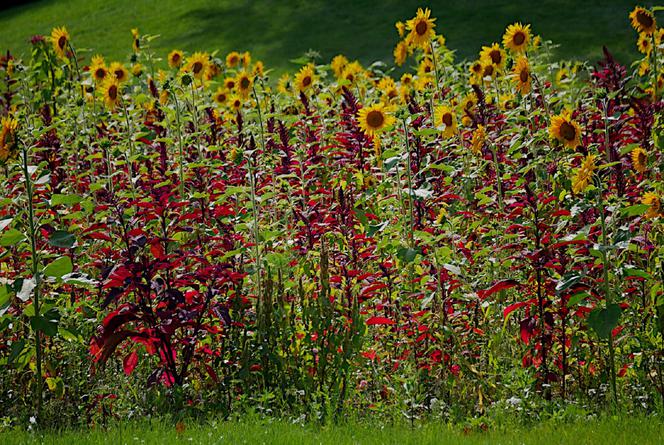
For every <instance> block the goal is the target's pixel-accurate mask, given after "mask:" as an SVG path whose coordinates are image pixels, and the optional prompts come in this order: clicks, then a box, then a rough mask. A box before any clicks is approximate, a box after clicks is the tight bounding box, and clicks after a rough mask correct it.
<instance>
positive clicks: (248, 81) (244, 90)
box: [235, 71, 254, 98]
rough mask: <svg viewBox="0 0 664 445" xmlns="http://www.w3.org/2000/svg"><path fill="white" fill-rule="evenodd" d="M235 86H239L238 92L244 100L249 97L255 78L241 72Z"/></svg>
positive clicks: (236, 78)
mask: <svg viewBox="0 0 664 445" xmlns="http://www.w3.org/2000/svg"><path fill="white" fill-rule="evenodd" d="M235 85H236V86H237V92H238V93H239V94H240V96H242V97H243V98H247V97H249V92H250V91H251V87H252V86H253V85H254V78H253V76H252V75H251V74H249V73H248V72H246V71H241V72H240V73H238V75H237V76H236V77H235Z"/></svg>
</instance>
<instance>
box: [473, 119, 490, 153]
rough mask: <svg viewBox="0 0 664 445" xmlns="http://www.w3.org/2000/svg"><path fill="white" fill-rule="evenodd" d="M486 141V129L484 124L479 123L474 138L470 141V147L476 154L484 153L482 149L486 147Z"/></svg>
mask: <svg viewBox="0 0 664 445" xmlns="http://www.w3.org/2000/svg"><path fill="white" fill-rule="evenodd" d="M485 141H486V130H485V129H484V125H478V126H477V128H476V129H475V131H473V139H472V140H471V143H470V149H471V150H472V151H473V153H475V154H478V155H479V154H482V149H483V148H484V142H485Z"/></svg>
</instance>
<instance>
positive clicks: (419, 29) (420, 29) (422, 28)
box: [415, 22, 428, 36]
mask: <svg viewBox="0 0 664 445" xmlns="http://www.w3.org/2000/svg"><path fill="white" fill-rule="evenodd" d="M427 28H428V26H427V24H426V22H419V23H418V24H417V25H416V26H415V32H416V33H417V34H419V35H421V36H423V35H424V33H425V32H427Z"/></svg>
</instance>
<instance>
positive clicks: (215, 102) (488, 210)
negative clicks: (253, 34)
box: [0, 7, 664, 427]
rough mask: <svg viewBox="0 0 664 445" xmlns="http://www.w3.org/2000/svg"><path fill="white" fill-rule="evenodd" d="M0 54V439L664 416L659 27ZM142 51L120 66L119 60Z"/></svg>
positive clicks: (425, 21) (663, 80) (46, 39)
mask: <svg viewBox="0 0 664 445" xmlns="http://www.w3.org/2000/svg"><path fill="white" fill-rule="evenodd" d="M661 9H664V8H657V7H656V8H652V9H645V8H641V7H637V8H635V9H634V10H633V11H632V12H631V13H630V14H629V15H627V14H625V22H624V23H625V26H630V25H631V26H632V27H633V28H634V30H635V33H634V41H635V45H637V47H638V49H639V51H640V52H641V53H642V54H643V58H642V59H641V60H636V61H634V62H633V63H631V64H628V65H625V64H623V63H621V62H619V61H617V60H615V59H614V57H613V56H612V55H611V53H610V49H607V48H605V49H604V58H603V59H602V60H601V61H599V62H598V63H596V64H590V63H581V62H569V61H568V62H565V61H557V60H555V59H554V58H553V48H554V47H553V45H552V43H551V42H549V41H547V40H546V36H540V35H538V34H537V30H536V29H534V28H532V27H531V26H530V25H527V24H522V23H514V24H510V25H509V26H507V27H506V30H505V33H504V35H502V36H500V35H497V36H496V37H495V41H494V42H487V44H486V46H483V47H482V48H481V50H480V51H479V53H478V57H477V59H476V60H471V61H459V60H455V55H454V51H453V50H450V49H448V48H447V47H446V45H445V38H444V37H443V33H444V28H445V27H444V20H437V19H435V18H434V17H433V16H432V15H431V11H430V10H429V9H424V10H423V9H419V10H418V11H417V12H416V14H415V16H414V17H413V18H410V19H408V20H405V21H404V22H398V23H397V24H396V26H395V31H394V40H395V47H394V54H393V55H394V63H390V64H385V63H381V62H377V63H374V64H372V65H370V66H363V65H362V64H360V63H359V62H358V61H352V60H348V59H347V58H346V57H344V56H343V55H338V56H336V57H334V58H333V59H332V60H331V61H321V60H320V58H319V57H317V55H316V54H315V53H309V54H306V55H305V56H303V57H301V58H299V59H297V60H295V61H294V62H295V63H297V64H298V68H297V69H296V70H294V72H293V73H290V74H284V75H282V76H281V77H280V78H279V79H275V78H274V77H276V76H273V75H272V73H271V72H270V70H269V68H268V67H265V66H264V65H263V63H262V62H261V61H259V60H255V58H252V55H251V54H250V53H249V52H231V53H229V54H227V55H222V54H218V53H215V52H213V53H205V52H194V53H191V54H190V53H185V52H183V51H180V50H178V49H174V50H173V51H171V52H170V53H169V54H155V53H154V52H153V51H152V50H151V48H150V43H151V42H152V41H153V40H154V38H156V37H155V36H150V35H142V34H141V33H140V32H139V30H137V29H134V30H132V31H131V35H129V33H128V34H127V52H128V56H127V59H126V60H124V61H111V60H106V59H105V58H104V57H103V55H98V54H95V53H94V51H84V50H82V49H77V48H76V43H75V42H76V36H75V35H70V34H69V33H68V31H67V29H66V28H65V27H61V28H56V29H53V30H52V32H51V34H50V35H46V36H41V35H37V36H34V37H32V39H31V44H32V50H31V54H30V55H29V57H27V58H26V59H24V60H21V59H18V58H15V57H13V56H12V55H11V53H10V52H6V53H5V55H4V56H3V57H2V58H1V59H0V77H1V78H2V83H0V115H1V116H2V120H1V130H0V180H1V181H2V192H1V193H0V376H1V378H0V406H2V407H3V409H2V411H1V412H0V425H3V426H5V427H7V426H12V425H21V424H23V425H26V424H30V422H33V423H34V422H37V423H39V424H40V425H54V426H61V425H89V424H96V423H104V422H106V421H109V420H111V419H127V418H139V417H143V416H153V415H165V414H173V413H175V414H176V415H178V416H180V415H184V414H186V415H194V416H198V415H206V414H210V413H212V414H215V415H221V416H223V417H228V416H232V415H237V414H240V413H243V412H248V411H253V412H258V413H260V414H261V415H273V416H285V417H289V418H293V419H303V420H307V421H309V420H312V421H323V422H325V421H327V420H328V419H330V420H331V419H338V418H340V417H342V416H348V415H353V416H359V417H369V418H375V419H390V418H395V417H398V418H404V417H405V418H406V419H408V421H410V422H413V423H414V422H417V421H420V420H421V419H428V418H438V419H441V418H442V419H446V420H450V421H457V420H463V419H468V418H483V417H486V416H489V415H491V413H494V412H497V411H501V410H502V411H504V412H508V413H510V415H514V416H519V415H521V416H523V417H524V418H533V417H534V418H537V417H538V416H541V415H543V414H542V413H543V412H546V411H547V410H549V411H551V410H553V411H555V410H558V409H562V408H565V407H570V406H572V407H575V409H577V410H579V411H581V412H586V413H596V412H600V411H603V410H617V409H624V410H629V411H631V412H635V411H639V412H644V413H652V412H661V410H662V409H663V407H664V403H663V401H664V288H663V285H664V228H663V226H662V221H663V219H664V207H663V206H662V196H663V194H664V184H663V183H662V174H663V173H664V154H663V153H662V149H663V148H664V119H663V118H662V108H663V105H664V102H662V90H664V70H663V69H662V66H663V65H664V57H663V56H664V30H663V29H662V28H659V27H658V26H657V21H656V14H657V11H660V10H661ZM130 44H131V47H130Z"/></svg>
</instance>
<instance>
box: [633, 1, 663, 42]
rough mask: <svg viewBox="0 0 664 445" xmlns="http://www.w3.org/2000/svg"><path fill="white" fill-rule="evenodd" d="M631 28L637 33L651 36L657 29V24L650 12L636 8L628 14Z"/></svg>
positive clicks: (639, 7)
mask: <svg viewBox="0 0 664 445" xmlns="http://www.w3.org/2000/svg"><path fill="white" fill-rule="evenodd" d="M629 18H630V20H631V21H632V27H633V28H634V29H635V30H636V31H637V32H639V33H645V34H648V35H650V34H652V33H653V32H655V30H656V29H657V22H656V21H655V16H654V15H653V13H652V12H650V11H648V10H647V9H645V8H642V7H641V6H637V7H636V8H634V10H632V12H630V13H629Z"/></svg>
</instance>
